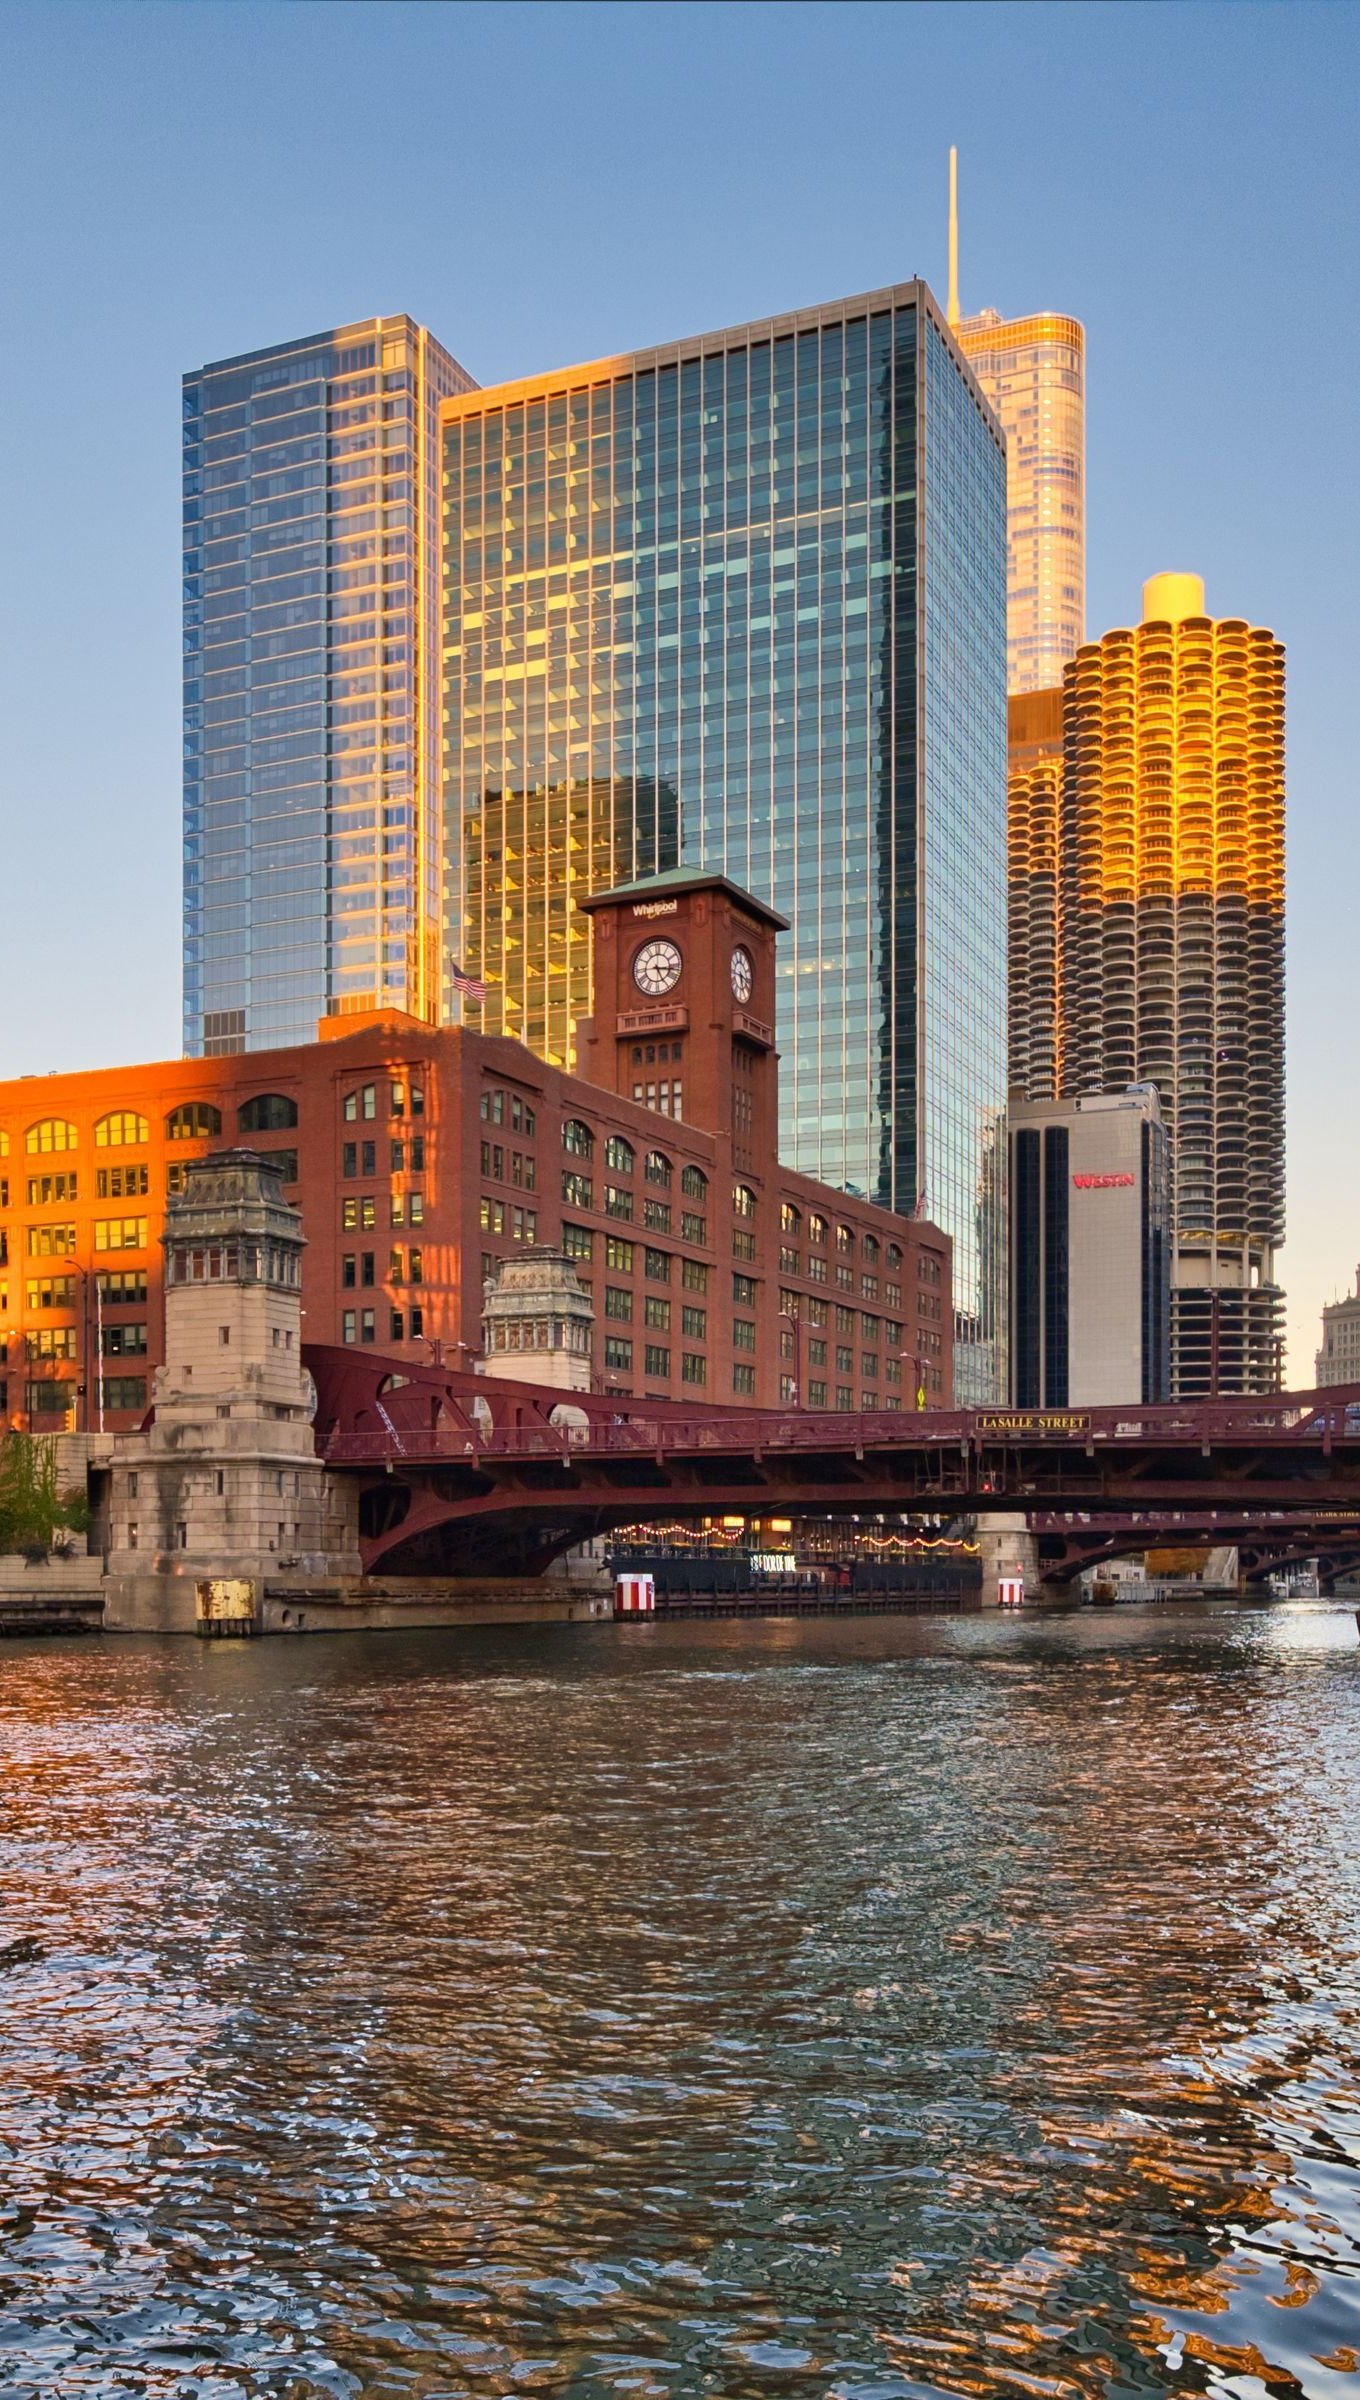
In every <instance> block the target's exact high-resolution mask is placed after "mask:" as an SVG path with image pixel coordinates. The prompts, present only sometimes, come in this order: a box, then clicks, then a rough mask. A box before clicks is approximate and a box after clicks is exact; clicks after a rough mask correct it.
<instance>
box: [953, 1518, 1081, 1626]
mask: <svg viewBox="0 0 1360 2400" xmlns="http://www.w3.org/2000/svg"><path fill="white" fill-rule="evenodd" d="M977 1545H978V1552H979V1556H980V1559H981V1564H982V1605H983V1607H984V1608H996V1607H997V1606H999V1602H998V1599H997V1587H998V1585H999V1584H1000V1583H1001V1582H1002V1581H1003V1579H1006V1578H1011V1579H1013V1578H1015V1577H1017V1576H1018V1577H1019V1579H1020V1581H1021V1582H1022V1583H1023V1584H1024V1587H1025V1604H1026V1606H1027V1607H1031V1608H1033V1607H1041V1608H1063V1609H1071V1608H1080V1606H1081V1586H1080V1584H1079V1583H1078V1582H1077V1580H1076V1579H1075V1577H1074V1578H1073V1580H1072V1581H1071V1582H1070V1583H1057V1582H1054V1581H1052V1580H1046V1579H1045V1577H1044V1575H1043V1573H1042V1571H1041V1569H1040V1565H1039V1539H1038V1535H1037V1534H1033V1533H1031V1532H1030V1530H1029V1526H1028V1524H1027V1522H1026V1520H1025V1518H1024V1517H1022V1516H1003V1515H1001V1514H999V1513H996V1512H989V1514H988V1515H987V1516H985V1517H979V1518H978V1520H977Z"/></svg>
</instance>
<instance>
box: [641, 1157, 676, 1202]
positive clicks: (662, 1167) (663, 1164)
mask: <svg viewBox="0 0 1360 2400" xmlns="http://www.w3.org/2000/svg"><path fill="white" fill-rule="evenodd" d="M642 1171H643V1174H644V1175H645V1176H646V1178H647V1181H648V1183H656V1184H659V1185H660V1186H661V1189H662V1191H663V1192H668V1191H669V1190H670V1188H671V1162H670V1160H669V1159H668V1158H667V1157H666V1156H665V1154H664V1152H663V1151H660V1150H649V1151H648V1153H647V1163H646V1165H645V1167H644V1168H643V1170H642Z"/></svg>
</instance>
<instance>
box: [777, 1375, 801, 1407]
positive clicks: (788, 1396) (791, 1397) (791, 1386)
mask: <svg viewBox="0 0 1360 2400" xmlns="http://www.w3.org/2000/svg"><path fill="white" fill-rule="evenodd" d="M779 1397H780V1399H781V1400H782V1401H784V1402H785V1403H786V1405H787V1406H788V1407H790V1408H796V1407H797V1406H798V1384H797V1381H796V1379H795V1377H793V1376H792V1375H781V1376H780V1378H779Z"/></svg>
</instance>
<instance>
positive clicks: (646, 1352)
mask: <svg viewBox="0 0 1360 2400" xmlns="http://www.w3.org/2000/svg"><path fill="white" fill-rule="evenodd" d="M642 1365H643V1372H644V1373H645V1374H647V1375H658V1376H664V1377H665V1378H666V1380H667V1381H669V1380H670V1372H671V1354H670V1352H669V1350H667V1349H665V1348H664V1347H663V1346H662V1344H661V1343H660V1342H648V1343H647V1344H646V1345H645V1347H644V1349H643V1353H642Z"/></svg>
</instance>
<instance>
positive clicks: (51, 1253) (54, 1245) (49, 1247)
mask: <svg viewBox="0 0 1360 2400" xmlns="http://www.w3.org/2000/svg"><path fill="white" fill-rule="evenodd" d="M75 1254H76V1229H75V1227H74V1225H30V1226H29V1229H28V1255H29V1257H30V1258H74V1257H75Z"/></svg>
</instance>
